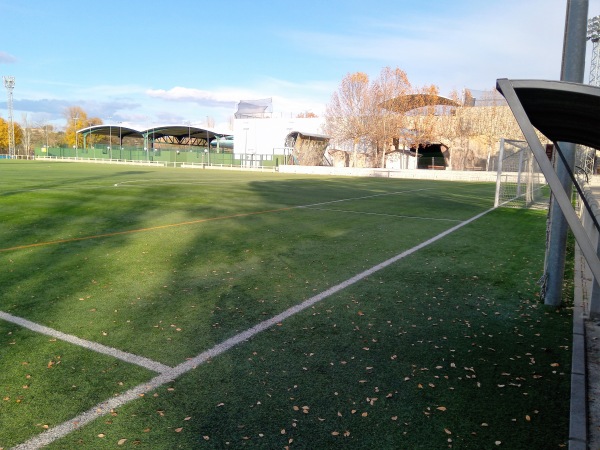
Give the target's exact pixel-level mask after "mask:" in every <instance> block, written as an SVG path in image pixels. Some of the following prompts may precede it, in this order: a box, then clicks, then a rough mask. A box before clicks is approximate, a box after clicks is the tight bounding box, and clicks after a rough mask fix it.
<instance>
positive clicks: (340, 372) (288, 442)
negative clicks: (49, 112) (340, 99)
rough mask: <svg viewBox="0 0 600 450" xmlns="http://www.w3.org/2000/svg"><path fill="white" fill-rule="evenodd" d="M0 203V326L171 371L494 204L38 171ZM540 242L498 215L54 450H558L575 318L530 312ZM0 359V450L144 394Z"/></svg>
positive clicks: (237, 181)
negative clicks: (71, 340) (116, 400)
mask: <svg viewBox="0 0 600 450" xmlns="http://www.w3.org/2000/svg"><path fill="white" fill-rule="evenodd" d="M115 185H116V186H115ZM0 188H1V190H0V211H1V214H2V223H3V226H2V227H0V242H1V243H2V244H1V245H0V247H2V248H1V249H0V250H1V251H0V263H1V264H2V267H3V268H4V270H2V271H1V272H0V285H1V286H2V287H3V288H2V292H1V293H0V310H2V311H5V312H9V313H11V314H13V315H16V316H19V317H24V318H26V319H28V320H31V321H34V322H38V323H41V324H43V325H46V326H48V327H52V328H55V329H57V330H60V331H62V332H64V333H69V334H73V335H76V336H78V337H81V338H84V339H88V340H90V341H94V342H98V343H101V344H104V345H107V346H110V347H115V348H117V349H120V350H124V351H127V352H130V353H133V354H136V355H140V356H145V357H147V358H151V359H153V360H155V361H159V362H161V363H163V364H167V365H170V366H175V365H177V364H180V363H182V362H184V361H185V360H186V359H187V358H191V357H194V356H196V355H197V354H199V353H201V352H202V351H204V350H206V349H208V348H210V347H212V346H213V345H215V344H218V343H220V342H222V341H223V340H224V339H227V338H229V337H231V336H233V335H235V334H237V333H239V332H241V331H244V330H246V329H247V328H249V327H251V326H253V325H255V324H256V323H258V322H260V321H262V320H265V319H268V318H270V317H272V316H273V315H275V314H277V313H279V312H281V311H284V310H286V309H287V308H289V307H291V306H293V305H295V304H298V303H300V302H301V301H303V300H305V299H307V298H309V297H311V296H313V295H315V294H317V293H319V292H322V291H323V290H325V289H327V288H329V287H331V286H334V285H336V284H338V283H340V282H342V281H344V280H346V279H348V278H350V277H351V276H353V275H355V274H357V273H359V272H362V271H363V270H366V269H368V268H370V267H372V266H374V265H375V264H378V263H380V262H382V261H384V260H386V259H388V258H390V257H392V256H394V255H397V254H399V253H401V252H402V251H405V250H407V249H410V248H412V247H414V246H415V245H417V244H419V243H421V242H423V241H425V240H427V239H429V238H431V237H433V236H436V235H437V234H439V233H441V232H443V231H445V230H447V229H448V228H451V227H452V226H454V225H456V224H458V223H459V221H462V220H466V219H469V218H470V217H472V216H474V215H475V214H478V213H480V212H483V211H485V210H487V209H488V208H490V207H491V205H492V202H493V192H494V187H493V186H492V185H491V184H478V183H447V182H430V181H427V182H426V181H416V180H393V179H362V178H361V179H359V178H327V177H319V178H318V177H308V176H287V175H283V174H278V173H262V174H255V173H240V172H227V171H209V170H189V171H188V170H183V169H155V168H145V167H143V168H140V167H132V166H129V167H111V166H96V165H86V164H73V163H67V164H64V163H48V162H18V163H15V162H1V163H0ZM306 205H312V206H309V207H299V206H306ZM544 239H545V214H544V213H543V212H539V211H538V212H535V211H516V210H497V211H494V212H492V213H490V214H487V215H486V216H484V217H483V218H481V219H479V220H477V221H476V222H474V223H472V224H470V225H467V226H465V227H463V228H461V229H460V230H459V231H457V232H455V233H453V234H451V235H449V236H447V237H445V238H443V239H442V240H440V241H438V242H436V243H434V244H432V245H430V246H428V247H426V248H424V249H422V250H419V251H418V252H416V253H414V254H413V255H411V256H409V257H407V258H405V259H403V260H401V261H399V262H397V263H395V264H393V265H391V266H389V267H387V268H386V269H383V270H381V271H379V272H377V273H376V274H374V275H371V276H369V277H368V278H367V279H365V280H363V281H361V282H359V283H357V284H354V285H352V286H350V287H349V288H346V289H345V290H343V291H341V292H339V293H337V294H335V295H333V296H331V297H329V298H327V299H325V300H323V301H322V302H320V303H318V304H317V305H315V306H314V307H312V308H310V309H308V310H306V311H303V312H301V313H299V314H297V315H296V316H294V317H292V318H290V319H288V320H286V321H284V322H282V323H281V324H280V325H279V326H275V327H272V328H270V329H269V330H267V331H265V332H264V333H262V334H259V335H257V336H255V337H254V338H252V339H251V340H249V341H247V342H245V343H243V344H241V345H239V346H237V347H235V348H233V349H231V350H229V351H228V352H226V353H224V354H222V355H220V356H218V357H216V358H214V359H212V360H210V362H208V363H206V364H203V365H200V366H198V367H197V368H195V369H194V370H192V371H190V372H188V373H186V374H184V375H183V376H181V377H180V378H177V379H176V380H174V381H173V382H171V383H169V384H167V385H164V386H163V387H161V388H159V389H157V390H156V391H154V392H151V393H148V394H146V395H145V396H144V397H141V398H139V399H138V400H136V401H134V402H131V403H128V404H127V405H125V406H123V407H121V408H118V410H116V411H114V412H113V414H110V415H107V416H103V417H100V418H98V419H97V420H96V421H94V422H93V423H91V424H90V425H88V426H86V427H83V428H82V429H80V430H78V431H76V432H74V433H72V434H70V435H68V436H67V437H65V438H63V439H60V440H58V441H56V442H55V443H54V444H52V445H51V446H50V447H51V448H61V449H62V448H64V449H70V448H77V447H80V448H94V449H96V448H153V449H154V448H161V449H162V448H164V449H171V448H226V447H229V448H237V447H248V448H252V447H254V448H257V447H260V448H284V447H285V446H289V447H290V448H326V447H333V446H337V447H342V448H344V447H346V448H365V449H366V448H394V449H395V448H411V449H412V448H423V449H431V448H448V447H452V448H472V449H481V448H498V447H500V448H511V449H518V448H523V449H531V448H545V449H546V448H560V446H562V445H565V443H566V441H567V432H568V403H569V375H568V374H569V371H570V340H571V336H570V330H571V326H570V320H571V315H570V311H569V310H568V309H565V310H558V311H547V310H545V309H544V308H543V307H542V305H541V304H540V303H539V301H538V299H537V294H536V293H537V286H536V285H535V282H536V280H537V279H538V278H539V276H540V274H541V267H542V263H543V256H544ZM0 344H2V347H0V352H1V353H0V354H1V356H2V359H1V362H0V364H1V370H0V390H1V392H0V395H1V396H2V398H3V400H2V401H1V402H0V448H2V447H5V448H8V447H10V446H13V445H16V444H18V443H20V442H23V441H25V440H26V439H28V438H30V437H33V436H35V435H36V434H39V433H40V432H41V431H42V430H43V429H44V426H45V425H47V426H48V427H49V428H51V427H52V426H54V425H56V424H59V423H61V422H62V421H64V420H68V419H69V418H72V417H75V416H76V415H77V414H79V413H81V412H83V411H86V410H87V409H89V408H90V407H91V406H93V405H95V404H97V403H99V402H101V401H102V400H105V399H108V398H110V397H111V396H114V395H117V394H118V393H120V392H123V391H124V390H126V389H127V388H129V387H131V386H135V385H137V384H139V383H142V382H144V381H147V380H150V379H151V378H152V377H153V375H152V373H151V372H149V371H147V370H146V369H141V368H139V367H137V366H133V365H130V364H127V363H125V362H122V361H119V360H115V359H112V358H110V357H108V356H103V355H98V354H96V353H93V352H91V351H89V350H85V349H81V348H78V347H75V346H73V345H71V344H66V343H62V342H60V341H53V340H52V339H50V338H49V337H47V336H42V335H38V334H36V333H34V332H32V331H29V330H24V329H23V328H21V327H19V326H17V325H13V324H10V323H7V322H1V321H0ZM58 356H60V359H57V357H58ZM51 361H53V363H52V364H49V363H50V362H51ZM58 361H60V363H58V364H56V363H57V362H58ZM24 362H27V363H28V364H23V363H24ZM59 371H61V372H60V373H59ZM28 375H29V378H27V376H28ZM24 386H27V387H24Z"/></svg>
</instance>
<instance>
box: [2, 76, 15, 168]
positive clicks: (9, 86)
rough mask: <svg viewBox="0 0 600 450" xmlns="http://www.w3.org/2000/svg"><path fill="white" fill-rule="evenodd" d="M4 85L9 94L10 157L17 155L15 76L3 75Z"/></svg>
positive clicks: (7, 103) (7, 105)
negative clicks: (14, 116) (14, 111)
mask: <svg viewBox="0 0 600 450" xmlns="http://www.w3.org/2000/svg"><path fill="white" fill-rule="evenodd" d="M3 78H4V87H5V88H6V92H7V95H8V100H7V102H6V107H7V109H8V157H9V158H15V157H16V149H15V145H16V144H15V121H14V118H13V90H14V88H15V77H3Z"/></svg>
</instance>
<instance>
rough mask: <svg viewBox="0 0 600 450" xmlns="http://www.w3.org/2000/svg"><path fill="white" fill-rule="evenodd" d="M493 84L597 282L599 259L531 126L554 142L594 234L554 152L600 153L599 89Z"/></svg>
mask: <svg viewBox="0 0 600 450" xmlns="http://www.w3.org/2000/svg"><path fill="white" fill-rule="evenodd" d="M496 86H497V89H498V91H500V92H501V93H502V95H503V96H504V98H505V99H506V101H507V103H508V106H509V107H510V109H511V110H512V112H513V114H514V116H515V119H516V121H517V123H518V124H519V127H520V128H521V131H522V132H523V135H524V136H525V139H526V140H527V143H528V144H529V147H530V148H531V150H532V152H533V154H534V156H535V159H536V161H537V162H538V164H539V166H540V169H541V170H542V172H543V173H544V176H545V177H546V180H547V181H548V184H549V186H550V189H551V190H552V194H553V195H554V200H555V201H556V203H557V204H558V206H559V207H560V209H561V211H562V213H563V215H564V217H565V219H566V221H567V223H568V224H569V227H570V228H571V231H572V232H573V235H574V236H575V239H576V240H577V244H578V245H579V247H580V249H581V252H582V253H583V256H584V257H585V260H586V262H587V264H588V266H589V268H590V270H591V272H592V274H593V275H594V277H595V279H596V280H600V259H599V258H598V254H597V252H596V246H595V245H593V244H592V241H591V239H590V237H589V236H588V234H587V232H586V230H585V229H584V227H583V225H582V223H581V221H580V220H579V217H578V216H577V214H576V212H575V210H574V209H573V205H572V204H571V199H570V197H569V195H567V191H566V190H565V188H564V187H563V185H562V183H561V180H560V178H559V177H558V175H557V173H556V171H555V169H554V167H553V165H552V163H551V162H550V160H549V159H548V156H547V155H546V150H545V147H544V146H543V145H542V143H541V142H540V139H539V138H538V135H537V134H536V132H535V129H534V127H535V128H537V129H538V130H539V131H540V132H541V133H542V134H544V135H545V136H546V137H547V138H548V139H550V140H552V141H553V142H554V146H555V148H556V152H557V155H558V156H559V157H560V158H561V160H562V162H563V164H564V167H565V168H566V170H567V171H568V172H569V175H570V177H571V181H572V182H573V184H574V186H575V188H576V189H577V191H578V192H579V195H580V198H581V200H582V202H583V203H584V205H585V207H586V208H587V210H588V212H589V215H590V217H591V218H592V220H593V221H594V225H595V226H596V229H597V230H598V231H600V225H599V224H598V222H597V221H596V219H595V214H594V212H593V211H592V209H591V207H590V205H589V204H588V202H587V200H586V198H585V196H584V195H583V191H582V189H581V186H580V185H579V183H578V182H577V180H576V178H575V176H574V175H573V172H572V170H571V169H570V168H569V164H568V162H567V161H566V158H565V157H564V155H563V152H562V151H561V148H560V143H572V144H581V145H587V146H589V147H592V148H595V149H600V127H598V118H599V117H600V87H596V86H589V85H584V84H579V83H569V82H564V81H544V80H508V79H506V78H502V79H499V80H497V82H496Z"/></svg>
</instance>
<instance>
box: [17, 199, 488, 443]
mask: <svg viewBox="0 0 600 450" xmlns="http://www.w3.org/2000/svg"><path fill="white" fill-rule="evenodd" d="M493 210H494V208H491V209H489V210H487V211H484V212H482V213H480V214H477V215H476V216H474V217H471V218H470V219H468V220H465V221H464V222H461V223H459V224H458V225H455V226H453V227H452V228H449V229H448V230H446V231H444V232H443V233H440V234H438V235H437V236H434V237H432V238H431V239H428V240H426V241H425V242H422V243H420V244H419V245H416V246H415V247H413V248H411V249H409V250H406V251H404V252H402V253H400V254H398V255H396V256H394V257H393V258H390V259H388V260H386V261H384V262H382V263H380V264H377V265H376V266H373V267H371V268H370V269H368V270H365V271H364V272H361V273H359V274H358V275H355V276H353V277H352V278H349V279H347V280H346V281H343V282H342V283H340V284H337V285H335V286H333V287H331V288H329V289H327V290H326V291H323V292H321V293H320V294H317V295H315V296H314V297H311V298H309V299H308V300H305V301H303V302H302V303H299V304H298V305H295V306H292V307H291V308H289V309H287V310H285V311H284V312H282V313H280V314H277V315H276V316H274V317H272V318H270V319H267V320H265V321H263V322H260V323H258V324H257V325H255V326H253V327H252V328H249V329H247V330H246V331H243V332H241V333H239V334H236V335H235V336H233V337H231V338H229V339H227V340H225V341H223V342H221V343H220V344H217V345H215V346H214V347H212V348H211V349H209V350H206V351H205V352H202V353H200V354H199V355H198V356H196V357H194V358H192V359H190V360H188V361H185V362H183V363H181V364H179V365H177V366H175V367H173V368H172V369H169V370H168V371H165V372H163V373H161V374H160V375H158V376H156V377H154V378H153V379H152V380H150V381H149V382H147V383H142V384H139V385H137V386H135V387H134V388H132V389H130V390H128V391H126V392H124V393H123V394H121V395H118V396H116V397H113V398H111V399H109V400H107V401H105V402H102V403H98V404H97V405H96V406H93V407H92V408H90V409H88V410H87V411H85V412H84V413H82V414H80V415H78V416H77V417H74V418H73V419H71V420H68V421H66V422H63V423H62V424H60V425H57V426H56V427H54V428H51V429H49V430H47V431H45V432H43V433H42V434H39V435H38V436H35V437H33V438H31V439H30V440H28V441H26V442H24V443H22V444H20V445H17V446H16V447H14V450H33V449H38V448H41V447H43V446H45V445H48V444H50V443H52V442H54V441H55V440H57V439H60V438H62V437H65V436H67V435H68V434H70V433H71V432H73V431H75V430H76V429H78V428H80V427H82V426H84V425H86V424H88V423H90V422H91V421H93V420H95V419H97V418H98V417H101V416H104V415H106V414H108V413H110V411H111V409H115V408H119V407H121V406H123V405H125V404H127V403H129V402H131V401H133V400H135V399H137V398H139V397H140V396H142V395H143V394H146V393H147V392H150V391H152V390H154V389H156V388H158V387H160V386H162V385H164V384H166V383H168V382H170V381H173V380H175V379H176V378H177V377H179V376H181V375H183V374H185V373H187V372H189V371H190V370H192V369H194V368H196V367H197V366H199V365H201V364H203V363H205V362H206V361H208V360H209V359H211V358H214V357H216V356H218V355H220V354H222V353H224V352H226V351H227V350H229V349H230V348H232V347H235V346H236V345H239V344H241V343H242V342H244V341H247V340H248V339H251V338H252V337H254V336H256V335H257V334H259V333H261V332H262V331H265V330H267V329H268V328H271V327H272V326H273V325H276V324H278V323H280V322H282V321H284V320H285V319H288V318H290V317H292V316H293V315H295V314H297V313H299V312H301V311H303V310H305V309H307V308H310V307H311V306H313V305H314V304H316V303H318V302H320V301H321V300H323V299H325V298H327V297H329V296H331V295H333V294H336V293H337V292H339V291H341V290H343V289H345V288H347V287H348V286H351V285H353V284H354V283H357V282H358V281H361V280H362V279H364V278H366V277H368V276H370V275H372V274H374V273H375V272H377V271H379V270H381V269H384V268H385V267H387V266H389V265H391V264H393V263H395V262H397V261H399V260H401V259H402V258H405V257H407V256H409V255H411V254H413V253H415V252H416V251H418V250H421V249H422V248H424V247H427V246H428V245H430V244H433V243H434V242H436V241H439V240H440V239H442V238H444V237H446V236H448V235H449V234H451V233H453V232H455V231H456V230H458V229H460V228H462V227H464V226H465V225H468V224H470V223H471V222H473V221H475V220H477V219H479V218H480V217H482V216H484V215H486V214H487V213H489V212H490V211H493Z"/></svg>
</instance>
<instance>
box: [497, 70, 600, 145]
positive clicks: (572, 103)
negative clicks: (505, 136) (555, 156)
mask: <svg viewBox="0 0 600 450" xmlns="http://www.w3.org/2000/svg"><path fill="white" fill-rule="evenodd" d="M503 83H510V85H512V88H513V89H514V92H515V94H516V95H517V97H518V99H519V101H520V103H521V105H522V107H523V109H524V110H525V113H526V114H527V116H528V117H529V120H530V121H531V124H532V125H533V126H534V127H535V128H537V129H538V130H539V131H540V132H541V133H542V134H543V135H544V136H546V137H547V138H548V139H550V140H551V141H553V142H571V143H573V144H581V145H587V146H588V147H592V148H595V149H597V150H600V126H599V125H600V124H599V120H600V87H597V86H591V85H587V84H579V83H569V82H565V81H547V80H502V79H501V80H498V84H497V88H498V90H499V91H500V92H502V86H503ZM503 94H504V93H503ZM509 106H511V105H510V102H509Z"/></svg>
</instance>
